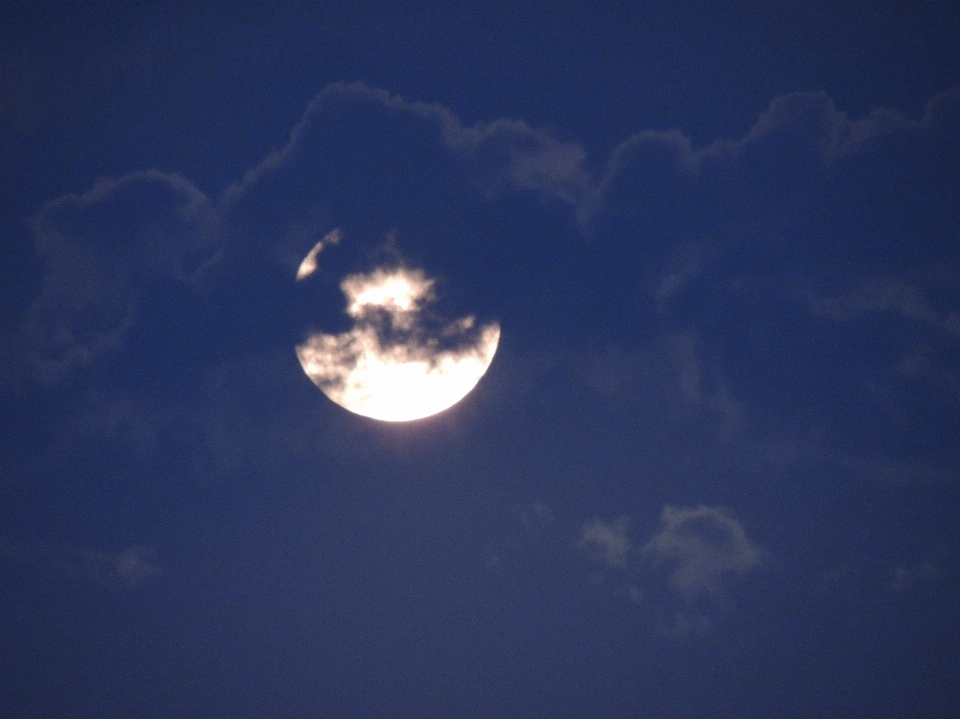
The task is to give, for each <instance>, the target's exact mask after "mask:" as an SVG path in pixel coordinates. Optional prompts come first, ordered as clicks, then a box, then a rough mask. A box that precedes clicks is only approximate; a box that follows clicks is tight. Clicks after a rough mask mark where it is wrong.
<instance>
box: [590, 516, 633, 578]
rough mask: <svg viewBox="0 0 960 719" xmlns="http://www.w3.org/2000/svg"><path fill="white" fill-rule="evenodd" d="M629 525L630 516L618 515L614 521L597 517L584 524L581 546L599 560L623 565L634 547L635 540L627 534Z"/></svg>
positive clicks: (614, 564)
mask: <svg viewBox="0 0 960 719" xmlns="http://www.w3.org/2000/svg"><path fill="white" fill-rule="evenodd" d="M629 526H630V518H629V517H618V518H617V519H615V520H613V521H612V522H604V521H603V520H602V519H600V518H599V517H596V518H594V519H592V520H590V521H589V522H587V523H585V524H584V525H583V528H582V530H581V536H580V542H579V546H580V547H581V548H582V549H584V550H585V551H587V552H588V553H589V554H590V555H591V556H593V557H594V559H596V560H597V561H601V562H605V563H606V564H610V565H613V566H617V565H623V564H625V563H626V561H627V559H628V558H629V556H630V552H631V550H632V549H633V542H631V541H630V538H629V537H628V536H627V530H628V528H629Z"/></svg>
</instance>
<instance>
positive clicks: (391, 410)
mask: <svg viewBox="0 0 960 719" xmlns="http://www.w3.org/2000/svg"><path fill="white" fill-rule="evenodd" d="M331 234H332V233H331ZM328 237H330V236H329V235H328ZM338 239H339V236H338ZM321 244H322V243H321ZM318 247H320V245H319V244H318ZM314 249H315V250H316V249H317V248H314ZM321 249H322V248H321ZM311 255H313V261H315V258H316V253H314V252H313V251H311ZM308 259H310V255H308ZM305 261H306V260H305ZM340 289H341V290H342V291H343V294H344V296H345V297H346V300H347V307H346V312H347V314H348V315H349V316H350V317H351V318H352V319H353V320H354V325H353V328H352V329H350V330H349V331H347V332H342V333H340V334H324V333H322V332H317V333H314V334H311V335H309V336H308V337H307V338H306V340H305V341H304V342H303V343H302V344H300V345H298V346H297V357H298V358H299V360H300V364H301V366H302V367H303V371H304V372H306V374H307V376H308V377H309V378H310V379H311V380H312V381H313V383H314V384H315V385H316V386H317V387H319V388H320V389H321V390H322V391H323V393H324V394H325V395H327V397H329V398H330V399H332V400H333V401H334V402H336V403H337V404H339V405H341V406H342V407H344V408H346V409H348V410H350V411H351V412H354V413H356V414H360V415H364V416H366V417H372V418H373V419H379V420H384V421H387V422H403V421H409V420H414V419H420V418H422V417H428V416H430V415H432V414H436V413H437V412H441V411H443V410H445V409H447V408H448V407H450V406H452V405H454V404H456V403H457V402H459V401H460V400H461V399H463V397H464V396H466V394H467V393H468V392H470V390H472V389H473V388H474V387H475V386H476V384H477V382H479V381H480V378H481V377H483V375H484V373H485V372H486V371H487V368H488V367H489V366H490V363H491V362H492V361H493V356H494V354H495V353H496V351H497V345H498V343H499V341H500V326H499V324H497V323H496V322H493V323H489V324H487V325H484V326H478V325H477V323H476V320H475V318H474V317H473V316H466V317H462V318H459V319H455V320H452V321H448V322H440V321H437V319H436V318H435V317H434V316H432V314H431V313H430V312H429V309H430V305H431V303H432V302H433V301H434V300H435V299H436V297H435V294H434V280H432V279H430V278H428V277H427V276H426V275H425V274H424V273H423V271H422V270H419V269H410V268H407V267H402V266H401V267H390V268H377V269H375V270H374V271H373V272H370V273H369V274H353V275H349V276H347V277H345V278H344V279H343V281H342V282H341V283H340Z"/></svg>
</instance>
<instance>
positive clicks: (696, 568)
mask: <svg viewBox="0 0 960 719" xmlns="http://www.w3.org/2000/svg"><path fill="white" fill-rule="evenodd" d="M641 551H642V553H643V555H644V556H645V557H647V559H649V560H650V561H651V562H652V563H653V564H654V565H667V566H669V567H671V569H670V573H669V576H668V583H669V585H670V587H671V588H672V589H674V590H675V591H677V592H679V593H680V594H681V595H682V596H683V597H684V598H685V599H686V600H687V601H690V602H692V601H695V600H697V599H700V598H702V597H718V596H719V595H720V593H721V590H722V588H723V584H724V582H725V581H726V580H727V579H730V578H734V577H738V576H742V575H745V574H747V573H749V572H751V571H753V570H755V569H757V568H758V567H760V566H761V565H762V563H763V561H764V558H765V556H766V552H765V551H764V550H763V549H761V548H760V547H758V546H757V545H755V544H754V543H753V542H751V541H750V540H749V539H748V538H747V535H746V532H745V531H744V528H743V526H742V525H741V524H740V523H739V522H738V521H737V520H735V519H734V518H733V517H731V516H730V515H729V514H728V513H727V512H726V511H724V510H723V509H720V508H718V507H707V506H704V505H699V506H697V507H693V508H690V509H683V508H679V507H672V506H669V505H668V506H666V507H664V508H663V516H662V520H661V529H660V531H659V532H658V533H657V534H656V535H655V536H654V537H653V538H652V539H651V540H650V541H649V542H647V543H646V544H645V545H644V546H643V548H642V550H641Z"/></svg>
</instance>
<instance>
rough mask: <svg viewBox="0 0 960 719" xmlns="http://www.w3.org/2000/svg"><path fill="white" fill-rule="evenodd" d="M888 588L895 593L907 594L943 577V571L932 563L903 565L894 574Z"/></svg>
mask: <svg viewBox="0 0 960 719" xmlns="http://www.w3.org/2000/svg"><path fill="white" fill-rule="evenodd" d="M892 575H893V576H892V578H891V579H890V581H889V582H888V583H887V587H888V588H889V589H890V590H892V591H894V592H906V591H908V590H910V589H913V588H915V587H916V586H918V585H923V584H929V583H931V582H934V581H936V580H938V579H940V578H941V577H943V570H941V569H940V567H938V566H937V565H936V564H934V563H933V562H931V561H929V560H928V561H926V562H920V563H917V564H909V565H901V566H899V567H896V568H895V569H894V570H893V572H892Z"/></svg>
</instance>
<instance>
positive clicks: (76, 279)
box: [0, 171, 215, 386]
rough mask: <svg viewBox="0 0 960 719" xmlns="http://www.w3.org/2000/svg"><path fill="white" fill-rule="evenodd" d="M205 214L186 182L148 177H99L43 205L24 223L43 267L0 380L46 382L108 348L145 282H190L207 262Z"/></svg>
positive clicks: (116, 346)
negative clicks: (87, 187) (83, 189)
mask: <svg viewBox="0 0 960 719" xmlns="http://www.w3.org/2000/svg"><path fill="white" fill-rule="evenodd" d="M214 226H215V218H214V214H213V212H212V210H211V208H210V206H209V202H208V200H207V198H206V196H204V195H203V193H201V192H200V191H199V190H197V188H196V187H194V186H193V185H192V184H191V183H190V182H189V180H187V179H185V178H183V177H181V176H179V175H176V174H167V173H161V172H156V171H147V172H135V173H131V174H129V175H126V176H125V177H123V178H121V179H119V180H116V181H110V180H103V181H101V182H98V183H97V184H96V185H95V186H94V187H93V188H92V189H90V190H89V191H87V192H85V193H83V194H82V195H74V194H69V195H65V196H63V197H61V198H59V199H56V200H53V201H51V202H49V203H47V204H46V205H45V206H44V207H43V209H42V210H41V211H40V213H39V215H38V216H37V218H36V219H35V221H34V223H33V228H34V234H35V237H36V251H37V254H38V255H39V256H40V258H41V259H42V260H43V261H44V263H45V266H46V274H45V275H44V277H43V281H42V284H41V286H40V290H39V294H38V295H37V297H36V298H35V299H34V300H33V302H32V303H31V305H30V306H29V308H28V310H27V313H26V317H25V318H24V320H23V322H22V324H21V327H20V329H19V331H18V333H17V334H16V336H15V337H14V338H13V339H12V341H11V342H10V343H8V344H7V345H6V346H5V347H4V348H3V350H2V359H3V360H4V361H3V366H4V368H5V372H4V373H3V376H2V377H0V380H3V381H4V384H9V385H14V386H16V385H18V384H21V383H22V382H23V381H25V380H30V381H35V382H37V383H39V384H41V385H53V384H56V383H58V382H59V381H60V380H62V379H63V378H64V377H65V376H67V375H68V374H69V373H70V372H71V371H72V370H74V369H75V368H77V367H83V366H88V365H90V364H92V363H93V362H95V361H96V360H98V359H99V358H101V357H103V356H104V355H107V354H110V353H114V352H117V351H118V350H120V349H121V347H122V346H123V343H124V338H125V335H126V334H127V332H128V331H129V330H130V328H131V327H132V326H133V324H134V323H135V321H136V317H137V314H138V310H139V309H140V307H139V301H140V300H141V298H142V297H143V296H144V294H145V292H146V291H147V289H148V288H149V286H150V285H151V284H152V283H155V282H156V281H157V280H159V279H168V280H171V281H173V282H178V283H184V284H187V283H190V282H191V281H193V280H195V279H196V277H197V275H198V273H200V272H202V270H203V268H204V266H205V263H206V262H208V261H209V260H210V257H211V254H212V252H211V245H212V241H213V236H214Z"/></svg>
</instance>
